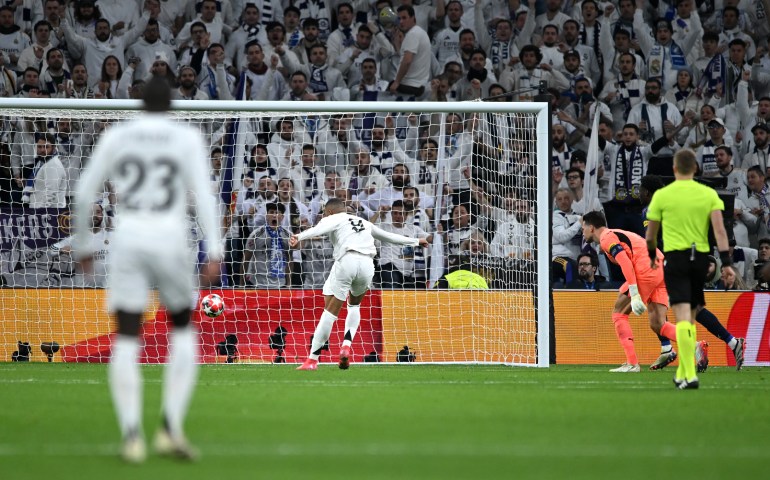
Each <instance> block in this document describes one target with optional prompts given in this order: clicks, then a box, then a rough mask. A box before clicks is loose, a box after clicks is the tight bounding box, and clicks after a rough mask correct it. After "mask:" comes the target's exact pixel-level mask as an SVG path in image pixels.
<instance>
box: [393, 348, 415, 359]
mask: <svg viewBox="0 0 770 480" xmlns="http://www.w3.org/2000/svg"><path fill="white" fill-rule="evenodd" d="M416 359H417V355H415V354H414V352H412V351H410V350H409V345H404V348H402V349H401V350H399V351H398V355H396V361H397V362H414V361H415V360H416Z"/></svg>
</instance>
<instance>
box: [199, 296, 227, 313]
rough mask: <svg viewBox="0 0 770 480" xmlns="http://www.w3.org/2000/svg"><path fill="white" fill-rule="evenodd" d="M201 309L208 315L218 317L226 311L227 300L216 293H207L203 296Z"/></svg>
mask: <svg viewBox="0 0 770 480" xmlns="http://www.w3.org/2000/svg"><path fill="white" fill-rule="evenodd" d="M201 311H203V313H205V314H206V316H207V317H211V318H215V317H218V316H220V315H222V313H224V311H225V302H224V300H222V297H220V296H219V295H217V294H216V293H212V294H209V295H206V296H205V297H203V300H201Z"/></svg>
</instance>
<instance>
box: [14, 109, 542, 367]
mask: <svg viewBox="0 0 770 480" xmlns="http://www.w3.org/2000/svg"><path fill="white" fill-rule="evenodd" d="M0 108H1V109H2V125H1V126H0V286H2V288H0V298H2V300H3V305H4V314H3V316H2V319H0V361H10V360H11V359H12V357H13V359H14V360H18V361H26V360H29V361H83V362H104V361H108V359H109V353H110V344H111V343H110V342H111V338H112V336H111V332H112V330H113V325H112V322H111V320H110V317H109V315H108V314H107V312H106V311H105V307H104V298H105V294H104V290H103V287H104V286H105V279H106V273H105V272H106V264H107V263H108V261H109V260H108V259H109V234H110V229H111V228H112V226H113V221H114V219H115V218H119V212H120V192H115V191H114V188H112V186H111V184H110V183H109V182H106V183H105V187H104V192H103V194H102V195H101V196H100V197H99V198H95V199H94V205H95V206H94V217H93V233H94V239H95V240H94V242H96V243H97V244H98V245H99V246H100V248H101V250H99V251H100V252H101V253H102V255H101V257H100V260H101V267H102V268H101V269H100V268H99V264H97V269H96V270H95V273H94V274H93V275H89V276H86V275H83V274H82V273H81V272H80V271H79V270H78V268H77V265H75V264H74V263H73V262H72V260H71V258H70V257H69V253H68V252H69V248H68V245H69V234H70V232H69V224H70V218H69V201H70V198H69V194H70V192H71V191H73V187H74V185H75V184H76V183H77V180H78V178H79V172H80V171H81V170H82V169H83V168H88V161H89V155H90V151H91V148H92V147H93V144H94V143H95V142H96V141H98V138H99V135H100V134H101V132H103V131H104V130H105V129H106V128H109V126H110V124H112V123H114V122H119V121H123V120H126V119H130V118H133V117H135V116H136V115H138V114H139V113H140V112H141V110H140V103H139V102H138V101H134V100H79V99H43V98H41V99H28V98H26V99H24V98H2V99H0ZM172 115H173V116H174V117H176V118H179V119H180V121H186V122H189V123H190V124H191V125H195V126H197V127H198V128H199V129H200V130H201V133H202V134H203V135H204V137H205V139H206V141H207V142H208V143H209V145H210V146H211V156H212V159H211V162H212V164H211V165H212V167H211V168H212V170H211V185H212V195H215V196H216V197H217V198H218V199H219V206H220V209H221V214H222V218H223V232H225V236H226V245H225V246H226V250H227V252H228V257H227V258H226V261H225V262H224V263H225V268H224V269H223V275H222V285H221V286H217V287H214V288H211V289H206V290H202V291H201V292H200V294H201V295H204V294H207V293H210V292H211V293H217V294H219V295H221V296H222V297H223V299H224V300H225V305H226V310H225V313H224V314H223V315H222V316H220V317H217V318H214V319H210V318H208V317H206V316H205V315H203V314H202V313H201V312H199V311H197V309H196V311H195V312H194V315H195V316H194V318H195V321H196V324H197V325H198V328H199V330H200V347H201V350H200V351H201V356H200V358H201V361H202V362H205V363H216V362H228V361H230V362H232V361H238V362H243V363H247V362H251V363H283V362H288V363H293V362H297V361H301V360H303V359H304V357H305V356H306V355H307V349H308V346H309V344H310V339H309V337H310V335H312V333H313V329H314V326H315V323H316V321H317V319H318V316H319V315H320V313H321V311H322V309H323V295H322V293H321V286H322V285H323V281H324V278H325V277H326V276H327V274H328V268H329V266H330V262H331V258H330V250H329V244H328V241H325V240H321V239H318V240H313V241H311V242H310V245H305V246H303V249H302V250H301V251H291V250H289V249H288V246H286V245H284V242H283V241H282V240H281V238H282V237H281V235H282V234H283V233H281V232H284V233H285V232H289V233H291V232H292V231H299V229H302V228H306V227H307V226H309V225H312V224H313V222H315V221H317V219H318V218H319V213H320V210H321V207H322V206H323V202H325V201H326V199H328V198H331V197H332V196H335V197H337V198H341V199H343V200H345V201H346V202H347V204H348V205H349V210H350V211H351V212H352V213H355V214H357V215H359V216H361V217H362V218H367V219H369V220H371V221H373V223H377V224H381V225H383V227H384V228H387V229H391V231H397V232H402V233H404V234H410V233H412V234H416V233H418V232H424V233H425V234H426V235H431V238H432V240H433V247H432V248H430V249H425V251H422V249H411V247H410V248H409V250H408V251H407V250H406V249H402V248H401V247H398V249H396V248H394V247H391V246H388V245H383V246H381V247H380V246H379V245H378V247H380V248H379V252H380V253H379V255H378V258H377V265H378V268H377V274H376V276H375V283H374V285H373V286H372V291H371V292H370V293H369V294H367V299H366V300H365V301H364V303H363V305H362V307H363V308H362V322H361V327H360V330H359V334H358V335H357V337H356V339H355V340H354V342H353V354H354V356H353V361H354V362H355V363H367V362H412V361H414V362H417V363H423V362H424V363H469V364H479V363H482V364H483V363H490V364H507V365H521V366H537V367H547V366H548V363H549V353H550V352H549V344H550V341H549V340H550V335H551V332H550V329H549V328H550V327H549V325H550V321H549V318H550V310H551V308H550V307H551V305H550V303H551V298H550V291H551V290H550V281H549V279H550V265H551V258H550V243H551V212H552V208H551V207H552V201H551V197H550V184H551V167H550V165H551V162H550V152H549V149H548V144H549V138H550V135H549V127H550V121H551V119H550V117H549V114H548V105H547V104H546V103H526V102H521V103H517V102H508V101H504V102H499V101H495V102H256V101H175V102H173V105H172ZM47 143H48V144H52V146H53V153H52V154H51V155H45V154H43V155H42V156H41V155H40V154H39V152H38V151H37V149H36V145H41V144H42V145H43V146H44V147H45V145H46V144H47ZM45 151H46V150H45V148H43V152H45ZM42 171H46V172H47V173H46V175H47V176H46V178H45V179H43V180H41V178H42V175H41V172H42ZM62 176H63V178H60V177H62ZM52 179H53V180H52ZM410 187H414V188H410ZM268 208H269V209H271V211H272V212H275V211H277V212H279V213H278V214H275V213H272V214H268ZM391 211H392V212H393V213H391ZM276 218H277V220H275V219H276ZM273 221H275V222H277V224H276V225H273V226H274V227H275V228H273V227H271V222H273ZM278 224H280V225H278ZM190 225H191V234H190V249H191V255H197V254H198V252H199V251H200V250H201V249H200V240H199V238H200V237H202V235H200V232H199V227H198V226H197V223H196V222H195V219H194V212H191V216H190ZM279 226H280V227H281V228H278V227H279ZM268 230H270V231H269V232H268ZM276 232H277V233H276ZM418 250H419V251H418ZM97 263H98V262H97ZM463 287H464V288H463ZM191 301H192V299H191ZM344 315H345V309H344V308H343V311H342V312H341V314H340V319H339V320H338V322H337V325H335V327H334V329H333V331H332V336H331V338H330V342H329V351H328V352H324V353H323V354H322V356H321V362H329V361H336V352H337V350H338V348H339V344H340V343H341V340H342V334H343V332H341V331H342V330H343V328H342V326H343V325H344ZM168 329H169V326H168V325H167V322H166V313H165V311H164V310H163V309H162V307H161V306H160V305H159V304H158V301H157V298H154V299H153V300H152V302H151V305H149V309H148V313H147V315H146V316H145V323H144V328H143V333H142V336H143V340H144V349H143V353H142V356H141V361H143V362H146V363H158V362H163V361H165V356H166V352H167V338H166V335H167V332H168ZM236 342H237V343H236ZM27 344H28V345H27ZM405 347H408V348H405Z"/></svg>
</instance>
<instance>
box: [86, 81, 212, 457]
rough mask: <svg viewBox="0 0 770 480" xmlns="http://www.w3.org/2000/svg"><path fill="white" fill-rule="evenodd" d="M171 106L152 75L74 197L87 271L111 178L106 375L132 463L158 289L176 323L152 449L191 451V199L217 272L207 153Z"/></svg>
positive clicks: (100, 147)
mask: <svg viewBox="0 0 770 480" xmlns="http://www.w3.org/2000/svg"><path fill="white" fill-rule="evenodd" d="M170 105H171V91H170V89H169V87H168V85H167V84H166V83H165V82H164V81H162V80H160V77H155V78H154V79H152V80H150V81H148V82H147V84H146V85H145V87H144V108H145V110H146V114H144V115H143V116H141V117H140V118H138V119H136V120H133V121H129V122H126V123H123V124H119V125H116V126H114V127H112V128H110V129H109V130H108V131H107V132H106V133H105V134H104V135H103V136H102V137H101V139H100V140H99V142H98V144H97V145H96V147H95V148H94V152H93V156H92V157H91V160H90V161H89V162H88V167H87V168H86V170H85V172H84V173H83V175H82V176H81V178H80V184H79V185H78V189H77V194H76V210H75V233H76V235H75V243H74V245H73V250H74V252H75V255H76V258H78V259H80V260H81V262H82V264H83V267H84V269H87V268H88V264H89V258H90V256H91V254H92V252H89V251H88V244H87V243H84V240H85V239H87V238H88V237H87V235H85V233H86V232H87V230H88V227H89V225H88V223H89V220H90V218H91V215H90V208H91V204H92V203H93V199H94V197H95V195H96V193H97V192H99V191H100V190H101V188H102V185H103V184H104V180H105V179H110V180H111V181H112V182H113V184H114V185H115V190H116V192H117V195H118V204H117V216H116V225H115V231H114V233H113V234H112V240H113V241H112V245H111V251H110V259H109V276H108V280H107V285H108V289H109V291H108V296H107V298H108V301H107V303H108V305H107V306H108V309H109V310H110V312H112V313H114V314H115V316H116V317H117V335H116V336H115V339H114V341H113V344H112V358H111V360H110V367H109V373H108V376H109V384H110V390H111V392H112V399H113V403H114V405H115V409H116V411H117V417H118V423H119V426H120V430H121V433H122V435H123V445H122V449H121V455H122V456H123V458H124V460H126V461H129V462H133V463H138V462H141V461H143V460H144V459H145V457H146V453H145V452H146V448H145V443H144V435H143V433H142V423H141V418H142V408H141V406H142V385H141V376H140V373H139V366H138V363H137V357H138V354H139V349H140V341H139V329H140V326H141V319H142V314H143V313H144V311H145V308H146V304H147V296H148V292H149V290H150V288H157V290H158V293H159V295H160V300H161V303H163V304H164V305H165V307H166V309H167V310H168V311H169V313H170V314H171V319H172V321H173V324H174V329H173V331H172V333H171V335H170V342H169V343H170V348H169V358H168V364H167V365H166V369H165V372H164V381H163V411H162V413H163V426H162V427H161V428H160V429H159V430H158V432H157V433H156V436H155V449H156V451H157V452H158V453H160V454H164V455H172V456H176V457H179V458H182V459H190V460H191V459H194V458H195V457H196V456H197V452H196V451H195V449H193V448H192V447H191V446H190V445H189V444H188V443H187V440H186V439H185V436H184V433H183V428H182V424H183V422H184V417H185V415H186V412H187V407H188V405H189V402H190V397H191V396H192V392H193V389H194V387H195V382H196V377H197V365H196V363H197V360H196V355H197V333H196V331H195V328H194V327H193V325H192V324H191V323H190V315H191V311H190V297H191V295H192V293H193V292H192V290H193V283H194V282H193V280H194V279H193V276H194V272H195V265H194V263H193V261H192V258H191V257H190V255H189V254H188V249H187V233H188V223H187V220H186V212H187V208H188V206H187V202H188V200H187V199H188V198H194V199H195V208H196V212H197V215H198V219H199V223H200V224H201V227H202V228H203V230H204V232H205V236H206V246H207V249H208V252H207V253H208V262H207V263H206V264H204V265H203V266H202V268H201V276H202V277H203V278H202V280H203V281H210V280H212V279H214V278H217V276H218V275H219V261H220V260H221V258H222V246H221V242H220V231H219V228H220V227H219V221H218V218H217V213H216V210H215V205H214V198H213V197H212V196H211V194H210V193H209V192H210V186H209V183H208V167H207V158H208V155H207V150H206V149H205V148H204V146H203V140H202V138H201V135H200V133H199V132H198V131H196V130H194V129H192V128H190V127H189V126H186V125H183V124H180V123H176V122H174V121H172V120H170V119H169V118H167V116H166V115H165V112H166V111H167V110H168V109H169V107H170ZM188 192H189V193H190V196H188Z"/></svg>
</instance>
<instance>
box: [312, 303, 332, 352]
mask: <svg viewBox="0 0 770 480" xmlns="http://www.w3.org/2000/svg"><path fill="white" fill-rule="evenodd" d="M336 320H337V317H336V316H335V315H332V314H331V313H329V312H328V311H326V310H324V313H322V314H321V318H320V319H319V320H318V326H316V327H315V333H314V334H313V343H312V345H311V346H310V359H311V360H318V358H319V357H320V356H321V349H322V348H323V346H324V345H326V342H327V341H329V335H331V333H332V325H334V322H335V321H336Z"/></svg>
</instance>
